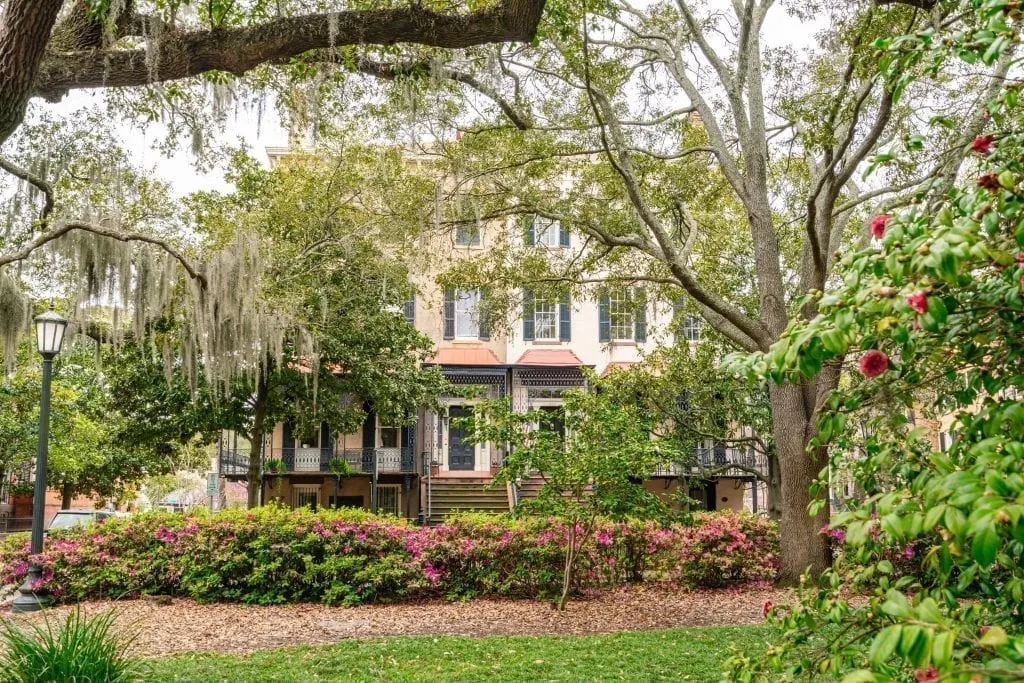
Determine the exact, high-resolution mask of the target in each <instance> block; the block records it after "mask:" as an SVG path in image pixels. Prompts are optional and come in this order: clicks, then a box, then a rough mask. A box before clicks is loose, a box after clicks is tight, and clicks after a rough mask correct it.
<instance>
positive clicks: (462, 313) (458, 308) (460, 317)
mask: <svg viewBox="0 0 1024 683" xmlns="http://www.w3.org/2000/svg"><path fill="white" fill-rule="evenodd" d="M479 306H480V290H478V289H460V290H458V291H457V292H455V336H456V337H471V338H473V339H476V338H478V337H479V336H480V317H479V315H478V313H477V309H478V308H479Z"/></svg>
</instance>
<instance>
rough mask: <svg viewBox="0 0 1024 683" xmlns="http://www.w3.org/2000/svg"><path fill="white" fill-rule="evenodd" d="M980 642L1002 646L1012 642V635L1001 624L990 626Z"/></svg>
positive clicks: (988, 645)
mask: <svg viewBox="0 0 1024 683" xmlns="http://www.w3.org/2000/svg"><path fill="white" fill-rule="evenodd" d="M978 642H979V643H981V644H982V645H984V646H985V647H1002V646H1003V645H1006V644H1007V643H1008V642H1010V637H1009V636H1008V635H1006V631H1005V630H1003V628H1002V627H1001V626H990V627H989V629H988V630H987V631H985V633H984V635H982V636H981V638H980V639H979V640H978Z"/></svg>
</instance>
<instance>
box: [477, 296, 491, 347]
mask: <svg viewBox="0 0 1024 683" xmlns="http://www.w3.org/2000/svg"><path fill="white" fill-rule="evenodd" d="M486 302H487V290H486V289H481V290H480V298H479V299H477V305H476V315H477V318H478V320H479V322H478V323H477V324H478V325H479V328H480V339H482V340H483V341H487V340H488V339H490V338H491V324H490V320H489V319H488V317H489V316H488V315H487V305H486Z"/></svg>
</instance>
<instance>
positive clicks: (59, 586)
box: [0, 507, 778, 605]
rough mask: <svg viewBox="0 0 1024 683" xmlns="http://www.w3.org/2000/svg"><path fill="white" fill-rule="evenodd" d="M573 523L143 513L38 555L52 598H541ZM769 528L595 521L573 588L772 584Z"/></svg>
mask: <svg viewBox="0 0 1024 683" xmlns="http://www.w3.org/2000/svg"><path fill="white" fill-rule="evenodd" d="M567 537H568V527H567V526H566V524H565V523H563V522H561V521H559V520H556V519H536V518H534V519H521V520H516V519H504V518H498V519H496V518H488V517H482V516H466V517H463V518H456V519H454V520H452V521H450V522H448V523H446V524H443V525H440V526H436V527H427V528H424V527H417V526H412V525H409V524H407V523H405V522H402V521H400V520H397V519H394V518H383V517H375V516H373V515H370V514H369V513H364V512H361V511H351V510H342V511H320V512H317V513H313V512H310V511H308V510H296V511H293V510H285V509H282V508H278V507H265V508H261V509H259V510H254V511H248V512H246V511H225V512H219V513H212V514H211V513H205V512H200V513H195V514H188V515H180V514H179V515H174V514H167V513H148V514H142V515H137V516H134V517H129V518H120V519H111V520H108V521H106V522H103V523H102V524H100V525H96V526H92V527H88V528H81V529H71V530H67V531H64V532H59V533H58V534H55V535H54V536H53V537H51V538H49V539H48V541H47V545H46V548H45V549H44V552H43V554H42V555H41V556H40V558H39V559H40V560H41V563H42V565H43V567H44V577H43V581H42V584H43V586H44V587H45V588H46V589H48V590H49V591H50V592H51V593H52V594H53V595H54V596H56V597H57V599H59V600H63V601H78V600H84V599H97V598H122V597H134V596H138V595H146V594H150V595H151V594H165V595H177V596H187V597H191V598H194V599H196V600H199V601H202V602H217V601H240V602H247V603H257V604H276V603H287V602H300V601H305V602H325V603H328V604H336V603H342V604H346V605H353V604H358V603H364V602H372V601H393V600H402V599H412V598H421V597H431V596H445V597H448V598H464V597H471V596H478V595H489V596H509V597H536V596H544V595H552V594H554V593H555V592H556V591H557V590H558V589H559V586H560V581H561V576H562V569H563V564H564V549H565V545H566V542H567V540H566V539H567ZM28 559H29V548H28V543H27V539H26V538H25V537H23V536H22V537H16V538H12V539H8V541H7V542H6V544H5V545H3V546H0V585H3V584H5V583H14V584H19V583H21V582H22V580H23V578H24V576H25V573H26V571H27V569H28ZM777 563H778V532H777V527H776V526H775V525H774V524H773V523H772V522H770V521H768V520H766V519H763V518H756V517H751V516H743V515H735V514H706V515H697V516H696V517H695V520H694V523H693V524H692V525H689V526H672V527H660V526H658V525H656V524H654V523H653V522H631V523H601V524H599V525H598V526H597V528H596V529H595V530H594V531H593V536H592V537H591V538H590V540H589V542H588V543H587V544H586V546H585V549H584V552H583V554H582V556H581V558H580V560H579V564H578V565H577V566H578V569H577V572H576V576H577V582H576V586H575V587H576V589H577V590H583V589H588V588H607V587H612V586H616V585H621V584H623V583H626V582H630V581H666V582H673V583H676V584H679V585H682V586H687V587H721V586H726V585H732V584H738V583H745V582H751V581H759V580H770V579H771V578H773V576H774V574H775V571H776V568H777Z"/></svg>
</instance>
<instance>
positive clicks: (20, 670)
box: [0, 609, 140, 683]
mask: <svg viewBox="0 0 1024 683" xmlns="http://www.w3.org/2000/svg"><path fill="white" fill-rule="evenodd" d="M113 626H114V615H113V613H112V612H104V613H102V614H97V615H96V616H92V617H88V616H85V615H84V614H82V612H81V611H80V610H78V609H76V610H74V611H73V612H71V613H70V614H68V616H67V618H66V619H65V620H64V621H63V622H62V623H60V624H58V625H57V627H56V628H54V625H53V624H52V623H51V622H50V620H49V619H47V620H46V622H45V624H44V625H43V626H28V625H19V624H17V623H15V622H13V621H2V622H0V683H65V682H67V681H104V683H119V682H120V681H134V680H138V678H139V675H140V666H139V664H138V663H137V662H136V661H134V660H132V659H130V658H129V657H128V649H129V648H130V647H131V644H132V640H133V638H131V637H130V636H123V635H120V634H118V633H116V632H115V631H114V629H113Z"/></svg>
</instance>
